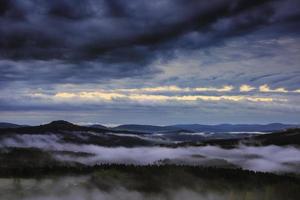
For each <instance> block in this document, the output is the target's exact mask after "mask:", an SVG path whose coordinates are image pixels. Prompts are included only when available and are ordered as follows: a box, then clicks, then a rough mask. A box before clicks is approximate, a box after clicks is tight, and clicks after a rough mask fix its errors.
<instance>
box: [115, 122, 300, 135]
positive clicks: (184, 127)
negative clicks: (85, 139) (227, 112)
mask: <svg viewBox="0 0 300 200" xmlns="http://www.w3.org/2000/svg"><path fill="white" fill-rule="evenodd" d="M297 127H300V126H299V125H293V124H281V123H272V124H265V125H261V124H219V125H201V124H178V125H171V126H151V125H137V124H128V125H121V126H117V127H115V128H114V129H118V130H128V131H139V132H148V133H149V132H150V133H153V132H156V133H158V132H214V133H224V132H274V131H280V130H285V129H289V128H297Z"/></svg>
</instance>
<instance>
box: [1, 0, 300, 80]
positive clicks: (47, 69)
mask: <svg viewBox="0 0 300 200" xmlns="http://www.w3.org/2000/svg"><path fill="white" fill-rule="evenodd" d="M299 4H300V3H299V1H297V0H287V1H279V0H278V1H277V0H274V1H271V0H253V1H248V0H211V1H209V2H207V1H198V0H188V1H186V0H153V1H146V0H132V1H122V0H51V1H50V0H27V1H23V0H14V1H11V0H1V1H0V58H1V59H2V61H1V63H0V73H1V75H0V81H1V82H2V83H5V82H6V83H9V81H23V80H24V81H29V82H32V83H34V84H36V83H41V82H49V83H51V82H52V83H54V82H55V83H61V82H71V83H76V82H77V83H80V82H88V83H91V82H92V83H93V82H99V81H101V80H108V79H118V78H124V77H137V76H141V77H143V76H148V77H151V75H153V74H155V73H156V72H157V70H156V69H153V66H150V64H151V63H153V61H155V60H157V59H158V58H159V59H165V58H169V57H170V56H173V54H172V52H173V50H176V49H195V48H205V47H207V46H211V45H215V44H218V43H220V42H223V41H224V40H226V39H227V38H231V37H235V36H240V35H243V34H248V33H249V32H251V31H255V30H258V29H263V28H265V27H276V28H273V29H271V30H272V31H269V32H271V33H273V32H280V31H284V30H286V29H289V30H293V32H294V33H298V30H299V28H297V27H298V25H299V13H300V12H299V8H300V5H299ZM274 30H275V31H274ZM269 32H268V31H266V33H265V34H269ZM289 32H291V31H289Z"/></svg>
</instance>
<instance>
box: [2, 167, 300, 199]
mask: <svg viewBox="0 0 300 200" xmlns="http://www.w3.org/2000/svg"><path fill="white" fill-rule="evenodd" d="M0 176H1V177H3V178H0V195H1V197H2V198H3V199H49V198H51V199H64V200H65V199H67V200H69V199H120V200H125V199H126V200H129V199H130V200H138V199H139V200H143V199H152V200H159V199H160V200H164V199H170V200H171V199H172V200H173V199H175V200H177V199H178V200H179V199H189V200H196V199H197V200H198V199H200V200H202V199H214V200H227V199H228V200H235V199H236V200H240V199H245V200H282V199H285V200H296V199H298V198H299V196H300V179H299V178H297V177H290V176H286V175H280V176H279V175H274V174H269V173H255V172H251V171H244V170H240V169H234V170H233V169H216V168H201V167H193V166H174V165H165V166H155V165H152V166H132V165H130V166H129V165H101V166H94V167H79V166H77V167H74V166H73V167H68V168H63V167H60V168H59V167H56V168H43V169H41V168H32V169H23V170H21V171H10V172H7V173H4V172H3V171H0Z"/></svg>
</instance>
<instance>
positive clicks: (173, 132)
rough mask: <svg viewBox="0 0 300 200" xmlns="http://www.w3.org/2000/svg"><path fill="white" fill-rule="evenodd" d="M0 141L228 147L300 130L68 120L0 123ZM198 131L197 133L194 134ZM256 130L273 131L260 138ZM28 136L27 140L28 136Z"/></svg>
mask: <svg viewBox="0 0 300 200" xmlns="http://www.w3.org/2000/svg"><path fill="white" fill-rule="evenodd" d="M1 124H2V125H3V126H2V128H1V129H0V140H3V139H7V138H10V139H13V140H16V141H19V140H20V139H19V137H20V135H21V136H22V137H23V136H24V135H31V136H34V137H36V136H37V137H40V136H41V135H43V137H44V136H50V137H53V135H54V136H55V137H59V138H60V140H62V142H68V143H76V144H95V145H99V146H128V147H131V146H153V145H172V144H179V145H180V144H181V143H185V142H187V143H189V144H191V145H206V144H210V145H220V146H230V145H236V144H240V143H244V144H249V145H270V144H276V145H289V144H297V145H299V144H300V140H299V138H300V129H299V128H294V127H297V126H295V125H286V124H268V125H230V124H223V125H197V124H194V125H174V126H149V125H122V126H118V127H114V128H108V127H105V126H102V125H92V126H79V125H75V124H72V123H70V122H67V121H61V120H60V121H53V122H51V123H49V124H44V125H39V126H20V125H16V124H7V123H1ZM196 131H197V132H196ZM259 131H265V132H269V131H270V132H271V131H272V132H273V133H270V134H268V133H265V134H262V135H260V134H259V133H258V132H259ZM31 136H30V137H31Z"/></svg>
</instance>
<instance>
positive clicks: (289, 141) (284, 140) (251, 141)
mask: <svg viewBox="0 0 300 200" xmlns="http://www.w3.org/2000/svg"><path fill="white" fill-rule="evenodd" d="M201 144H202V145H203V144H205V145H219V146H223V147H234V146H236V145H238V144H244V145H249V146H266V145H278V146H287V145H293V146H300V129H299V128H296V129H288V130H285V131H281V132H275V133H270V134H264V135H258V136H253V137H248V138H242V139H240V138H236V139H228V140H226V139H225V140H222V139H220V140H209V141H205V142H203V143H201Z"/></svg>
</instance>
